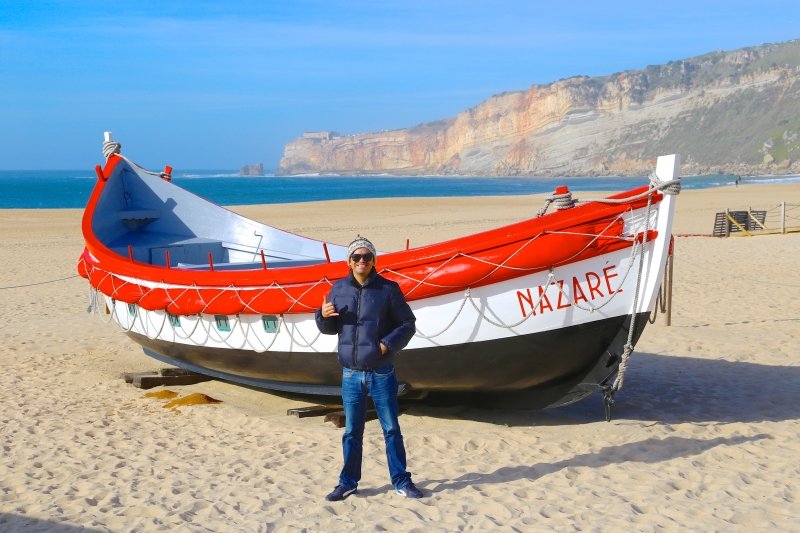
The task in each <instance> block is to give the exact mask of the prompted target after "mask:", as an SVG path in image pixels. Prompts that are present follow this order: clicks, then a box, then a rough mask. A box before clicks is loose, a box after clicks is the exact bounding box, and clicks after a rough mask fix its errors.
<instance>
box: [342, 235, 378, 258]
mask: <svg viewBox="0 0 800 533" xmlns="http://www.w3.org/2000/svg"><path fill="white" fill-rule="evenodd" d="M359 248H366V249H367V250H369V251H370V252H372V255H375V256H377V255H378V252H376V251H375V245H374V244H372V243H371V242H369V239H367V238H366V237H361V236H358V237H357V238H356V240H354V241H353V242H351V243H350V244H349V245H348V246H347V259H350V256H351V255H353V252H355V251H356V250H358V249H359Z"/></svg>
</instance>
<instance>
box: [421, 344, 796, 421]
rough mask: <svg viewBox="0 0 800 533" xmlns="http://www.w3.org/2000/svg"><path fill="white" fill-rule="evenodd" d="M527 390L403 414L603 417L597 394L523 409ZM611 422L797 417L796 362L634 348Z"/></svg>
mask: <svg viewBox="0 0 800 533" xmlns="http://www.w3.org/2000/svg"><path fill="white" fill-rule="evenodd" d="M525 399H526V393H525V392H519V393H507V394H468V393H460V394H435V395H430V396H429V397H428V398H427V399H425V400H423V401H421V402H416V403H410V404H409V409H408V411H407V413H408V414H412V415H413V414H420V415H425V416H432V417H437V418H448V419H468V420H475V421H480V422H486V423H490V424H492V423H493V424H502V425H507V426H514V427H519V426H543V425H544V426H550V425H572V424H585V423H591V422H597V421H598V420H603V419H604V416H605V413H604V408H603V403H602V395H601V394H599V393H597V394H593V395H591V396H590V397H588V398H586V399H584V400H582V401H580V402H577V403H575V404H572V405H568V406H564V407H558V408H553V409H544V410H537V409H529V408H527V407H526V402H525ZM611 417H612V420H616V421H619V420H639V421H652V422H655V423H661V424H678V423H686V422H690V423H691V422H694V423H698V422H716V423H736V422H751V423H752V422H779V421H784V420H795V419H798V418H800V366H780V365H764V364H758V363H748V362H738V361H737V362H734V361H722V360H712V359H701V358H696V357H689V356H676V355H657V354H650V353H634V355H633V356H632V357H631V364H630V367H629V369H628V372H627V374H626V376H625V383H624V386H623V388H622V390H620V391H619V392H618V393H617V395H616V397H615V404H614V406H613V408H612V412H611Z"/></svg>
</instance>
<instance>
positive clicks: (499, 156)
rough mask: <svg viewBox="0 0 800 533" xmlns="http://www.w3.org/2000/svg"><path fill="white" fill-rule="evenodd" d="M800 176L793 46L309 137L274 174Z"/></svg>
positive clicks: (797, 52)
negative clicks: (374, 129) (667, 160)
mask: <svg viewBox="0 0 800 533" xmlns="http://www.w3.org/2000/svg"><path fill="white" fill-rule="evenodd" d="M668 153H680V154H681V155H682V157H683V162H684V163H683V166H682V173H683V174H704V173H713V172H727V173H735V174H759V173H786V172H800V41H797V40H796V41H790V42H788V43H783V44H778V45H763V46H759V47H754V48H746V49H742V50H736V51H733V52H714V53H710V54H706V55H703V56H699V57H695V58H691V59H686V60H683V61H675V62H670V63H668V64H666V65H659V66H651V67H647V68H645V69H643V70H638V71H627V72H622V73H618V74H613V75H610V76H606V77H595V78H589V77H574V78H569V79H565V80H560V81H557V82H555V83H551V84H548V85H534V86H532V87H531V88H530V89H529V90H528V91H525V92H509V93H504V94H500V95H497V96H493V97H492V98H489V99H488V100H486V101H485V102H482V103H481V104H479V105H477V106H475V107H473V108H472V109H468V110H467V111H464V112H463V113H460V114H459V115H458V116H456V117H455V118H451V119H447V120H442V121H439V122H433V123H428V124H423V125H420V126H417V127H414V128H410V129H402V130H395V131H385V132H380V133H364V134H359V135H350V136H341V135H338V134H336V133H332V132H316V133H307V134H304V135H303V136H302V137H301V138H299V139H297V140H295V141H292V142H291V143H289V144H288V145H286V147H285V150H284V157H283V158H282V159H281V163H280V170H279V171H280V172H281V173H283V174H301V173H311V172H320V173H343V174H350V173H393V174H409V175H410V174H464V175H484V176H493V175H504V176H508V175H539V176H551V175H572V176H582V175H599V174H602V175H643V174H646V173H648V172H649V171H651V170H652V169H653V168H654V165H655V158H656V157H657V156H659V155H662V154H668Z"/></svg>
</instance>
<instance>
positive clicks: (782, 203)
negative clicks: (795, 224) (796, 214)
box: [781, 200, 786, 235]
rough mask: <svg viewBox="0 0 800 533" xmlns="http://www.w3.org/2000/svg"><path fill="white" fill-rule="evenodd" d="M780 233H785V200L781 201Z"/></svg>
mask: <svg viewBox="0 0 800 533" xmlns="http://www.w3.org/2000/svg"><path fill="white" fill-rule="evenodd" d="M781 235H786V201H785V200H784V201H783V202H781Z"/></svg>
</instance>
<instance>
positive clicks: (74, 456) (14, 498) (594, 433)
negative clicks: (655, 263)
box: [0, 185, 800, 532]
mask: <svg viewBox="0 0 800 533" xmlns="http://www.w3.org/2000/svg"><path fill="white" fill-rule="evenodd" d="M579 196H580V195H579ZM587 196H588V195H587ZM781 201H786V202H789V203H790V204H794V205H800V186H798V185H790V186H777V185H772V186H740V187H738V188H733V187H728V188H723V189H714V190H701V191H684V192H683V193H682V194H681V197H680V198H679V204H678V215H677V219H676V231H677V232H678V233H687V234H688V233H708V232H710V231H711V226H712V223H713V218H714V213H715V212H717V211H719V210H723V209H725V208H726V207H727V208H730V209H747V207H753V208H754V209H773V208H774V207H775V206H776V205H777V204H778V203H779V202H781ZM541 203H542V197H541V196H525V197H498V198H446V199H422V200H421V199H392V200H368V201H341V202H320V203H314V204H302V205H277V206H247V207H240V208H235V209H236V210H237V211H240V212H242V213H244V214H247V215H248V216H253V217H255V218H258V219H261V220H265V221H270V222H271V223H274V224H275V225H278V226H280V227H284V228H286V229H290V230H292V231H296V232H298V233H303V234H307V235H310V236H314V237H317V238H320V239H326V240H330V241H334V242H347V241H348V240H349V239H351V238H352V237H353V236H354V235H355V234H356V233H362V234H365V235H368V236H369V237H370V238H371V239H373V241H374V242H376V243H377V244H378V246H379V248H381V249H384V250H391V249H397V248H401V247H404V246H405V244H406V239H409V240H410V242H411V245H412V246H416V245H419V244H423V243H428V242H434V241H437V240H441V239H446V238H451V237H456V236H459V235H463V234H466V233H470V232H472V231H476V230H480V229H487V228H490V227H493V226H496V225H498V224H504V223H508V222H513V221H515V220H519V219H520V218H524V217H525V216H528V215H532V214H534V213H535V212H536V211H537V210H538V209H539V207H540V206H541ZM793 213H794V216H797V214H798V211H793ZM797 225H800V222H798V223H797ZM0 235H2V243H3V262H2V266H1V267H0V269H1V270H0V272H2V274H1V275H0V287H2V289H0V298H2V306H1V307H0V341H1V343H2V344H0V346H2V351H0V405H1V406H2V407H0V432H1V433H2V437H3V438H2V446H3V453H2V456H1V458H0V530H3V531H64V532H69V531H86V530H89V531H161V530H163V531H297V530H302V529H308V530H313V531H339V530H347V531H357V530H358V531H360V530H377V531H379V530H402V531H459V530H476V531H483V530H487V531H549V530H554V529H555V530H575V529H578V530H592V531H631V530H646V531H652V530H656V529H665V530H680V529H683V530H694V531H698V530H700V531H709V530H717V531H752V530H760V531H765V530H776V531H791V530H795V531H796V530H797V527H798V526H797V524H798V523H799V522H800V502H798V497H799V495H800V483H799V482H798V479H800V466H798V461H797V458H798V457H800V439H798V435H800V423H799V422H798V420H800V348H798V345H800V303H798V302H799V301H800V276H798V272H800V266H799V265H800V233H794V234H789V235H769V236H759V237H752V238H730V239H711V238H702V237H682V238H678V239H677V241H676V256H675V274H674V279H675V288H674V308H673V316H672V326H670V327H665V326H664V325H663V323H661V322H657V323H656V324H654V325H652V326H649V327H648V329H647V330H646V331H645V334H644V336H643V338H642V340H641V341H640V342H639V344H638V346H637V349H636V352H635V353H634V356H633V359H632V362H631V368H630V370H629V372H628V374H627V377H626V380H625V387H624V389H623V390H622V391H621V392H620V393H619V394H618V396H617V403H616V405H615V407H614V411H613V415H614V417H613V420H612V421H611V422H610V423H606V422H605V421H604V418H603V409H602V405H601V402H600V398H599V397H593V398H589V399H588V400H586V401H583V402H580V403H578V404H575V405H572V406H568V407H565V408H561V409H555V410H547V411H535V410H530V409H526V408H525V402H524V395H521V396H520V397H517V398H514V399H513V401H508V402H506V403H504V404H503V403H498V401H496V400H495V401H492V402H481V401H478V400H473V401H466V400H464V401H463V402H461V403H457V402H450V403H442V402H440V403H424V402H421V403H414V404H411V405H410V406H409V407H408V409H407V411H406V412H405V414H403V416H402V417H401V424H402V426H403V430H404V434H405V438H406V442H407V448H408V452H409V465H410V469H411V471H412V472H413V473H414V477H415V480H416V481H417V483H418V485H419V486H420V487H421V488H422V489H423V490H424V491H425V492H426V493H427V495H428V497H426V498H425V499H423V500H420V501H410V500H405V499H403V498H401V497H399V496H397V495H395V494H394V493H393V491H392V490H390V489H391V487H390V484H389V482H388V476H387V473H386V464H385V463H386V460H385V456H384V454H383V443H382V437H381V435H380V429H379V427H378V425H377V422H374V421H373V422H369V423H368V425H367V438H366V442H365V448H366V452H365V461H364V477H363V480H362V483H361V490H360V494H359V495H358V496H355V497H351V498H349V499H347V500H346V501H345V502H339V503H335V504H332V503H328V502H325V501H324V495H325V494H326V493H327V492H328V491H329V490H330V489H331V488H332V487H333V485H334V484H335V482H336V477H337V474H338V469H339V467H340V461H341V452H340V435H341V430H339V429H336V428H334V427H333V426H332V425H330V424H324V423H323V422H322V421H321V420H320V419H296V418H294V417H287V416H285V412H286V409H287V408H289V407H296V406H301V405H304V402H303V401H302V400H300V399H296V398H291V397H282V396H277V395H272V394H267V393H262V392H257V391H253V390H250V389H246V388H242V387H237V386H233V385H229V384H225V383H221V382H207V383H201V384H198V385H193V386H190V387H178V388H173V390H175V391H176V392H178V393H179V395H180V396H185V395H188V394H190V393H202V394H206V395H208V396H211V397H213V398H216V399H218V400H221V401H222V403H220V404H216V405H193V406H182V407H180V408H179V411H180V412H176V411H173V410H171V409H165V408H164V405H165V403H166V402H167V401H168V400H166V399H163V400H159V399H154V398H148V397H146V396H145V393H144V391H142V390H139V389H135V388H133V387H132V386H130V385H127V384H125V383H124V382H123V380H122V379H120V374H121V373H122V372H130V371H144V370H151V369H155V368H158V367H159V364H158V363H157V362H156V361H154V360H152V359H149V358H148V357H146V356H144V355H143V354H142V353H141V350H140V349H139V348H138V347H137V346H136V345H134V344H133V343H131V342H129V341H128V340H127V339H126V338H125V337H124V336H123V335H122V334H121V333H120V332H119V331H117V330H116V329H115V328H114V327H113V326H110V325H108V326H104V325H103V324H101V323H99V322H98V320H97V318H96V317H90V316H88V315H87V314H86V313H85V309H86V306H87V293H88V291H87V285H86V283H85V281H84V280H83V279H80V278H76V277H72V276H73V275H74V272H75V263H76V259H77V256H78V254H79V253H80V251H81V250H82V239H81V235H80V211H78V210H3V211H0ZM63 278H66V279H63ZM51 280H61V281H53V282H51V283H44V284H40V282H44V281H51ZM26 285H29V286H26Z"/></svg>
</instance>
